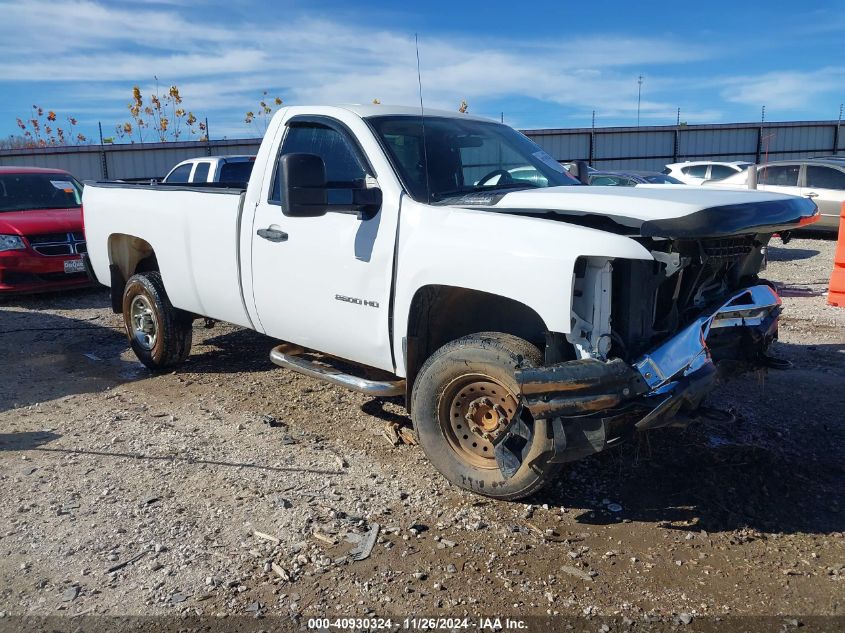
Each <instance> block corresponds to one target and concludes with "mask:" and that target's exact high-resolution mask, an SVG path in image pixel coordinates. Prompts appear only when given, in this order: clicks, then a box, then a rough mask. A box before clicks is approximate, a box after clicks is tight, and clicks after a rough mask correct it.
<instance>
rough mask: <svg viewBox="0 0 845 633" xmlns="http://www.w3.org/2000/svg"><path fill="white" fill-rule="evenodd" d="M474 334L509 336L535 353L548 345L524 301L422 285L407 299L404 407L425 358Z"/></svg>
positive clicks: (539, 322)
mask: <svg viewBox="0 0 845 633" xmlns="http://www.w3.org/2000/svg"><path fill="white" fill-rule="evenodd" d="M476 332H502V333H504V334H513V335H514V336H518V337H520V338H523V339H525V340H526V341H528V342H529V343H532V344H534V345H536V346H537V347H538V348H539V349H540V350H544V349H545V348H546V347H547V343H548V341H549V333H548V332H547V329H546V325H545V323H544V322H543V319H542V318H540V315H539V314H537V312H536V311H534V310H533V309H532V308H530V307H528V306H527V305H525V304H524V303H520V302H519V301H515V300H514V299H509V298H508V297H503V296H501V295H495V294H492V293H489V292H482V291H480V290H470V289H467V288H456V287H454V286H440V285H431V286H423V287H422V288H420V289H419V290H417V292H416V294H415V295H414V298H413V300H412V301H411V308H410V318H409V321H408V334H407V339H406V341H405V344H406V349H405V363H406V368H405V369H406V376H407V380H406V384H407V394H406V395H407V398H406V402H407V403H408V405H409V406H410V394H411V389H412V388H413V384H414V380H415V379H416V376H417V373H418V372H419V370H420V367H422V365H423V363H425V361H426V359H427V358H428V357H429V356H431V354H432V353H433V352H434V351H435V350H437V349H438V348H440V347H442V346H443V345H445V344H446V343H448V342H449V341H454V340H455V339H458V338H460V337H462V336H466V335H467V334H473V333H476Z"/></svg>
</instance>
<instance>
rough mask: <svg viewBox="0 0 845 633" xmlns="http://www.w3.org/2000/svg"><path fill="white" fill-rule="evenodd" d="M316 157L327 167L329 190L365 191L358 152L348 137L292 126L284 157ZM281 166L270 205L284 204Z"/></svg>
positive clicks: (314, 126)
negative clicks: (282, 202) (361, 188)
mask: <svg viewBox="0 0 845 633" xmlns="http://www.w3.org/2000/svg"><path fill="white" fill-rule="evenodd" d="M299 153H303V154H316V155H317V156H319V157H320V158H322V159H323V162H324V163H325V165H326V180H327V182H328V185H329V187H330V188H336V189H343V188H355V187H362V186H363V181H364V178H365V177H366V175H367V174H366V172H365V171H364V167H363V166H362V165H361V161H360V160H358V155H357V152H356V150H355V149H354V148H353V146H352V144H351V143H350V142H349V140H348V139H347V138H346V136H345V135H343V134H341V133H340V132H338V131H336V130H333V129H332V128H329V127H325V126H322V125H317V124H309V125H293V126H291V127H290V128H288V131H287V134H286V135H285V140H284V141H283V142H282V151H281V154H299ZM279 176H280V174H279V167H278V164H277V166H276V175H275V177H274V179H273V191H272V193H271V195H270V201H271V202H281V200H282V183H281V182H280V177H279Z"/></svg>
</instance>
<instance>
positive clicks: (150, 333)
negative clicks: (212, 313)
mask: <svg viewBox="0 0 845 633" xmlns="http://www.w3.org/2000/svg"><path fill="white" fill-rule="evenodd" d="M123 324H124V327H125V328H126V335H127V337H128V338H129V344H130V346H131V347H132V351H133V352H135V356H137V357H138V360H140V361H141V362H142V363H144V365H146V366H147V367H148V368H149V369H151V370H153V371H164V370H166V369H171V368H173V367H176V366H177V365H180V364H181V363H182V362H184V361H185V359H186V358H187V357H188V354H190V352H191V337H192V332H193V317H191V315H190V314H189V313H187V312H185V311H184V310H179V309H177V308H174V307H173V304H171V303H170V299H169V298H168V297H167V292H165V290H164V283H163V282H162V280H161V273H159V272H157V271H153V272H147V273H140V274H137V275H133V276H132V277H130V278H129V281H128V282H127V283H126V288H125V289H124V290H123Z"/></svg>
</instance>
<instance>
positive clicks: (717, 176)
mask: <svg viewBox="0 0 845 633" xmlns="http://www.w3.org/2000/svg"><path fill="white" fill-rule="evenodd" d="M735 173H736V170H735V169H732V168H731V167H728V166H727V165H711V166H710V180H721V179H722V178H727V177H728V176H733V175H734V174H735Z"/></svg>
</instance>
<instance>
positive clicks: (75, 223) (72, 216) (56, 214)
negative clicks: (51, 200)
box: [0, 209, 82, 235]
mask: <svg viewBox="0 0 845 633" xmlns="http://www.w3.org/2000/svg"><path fill="white" fill-rule="evenodd" d="M81 230H82V209H33V210H31V211H30V210H27V211H5V212H0V234H4V235H39V234H41V233H67V232H70V231H81Z"/></svg>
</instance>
